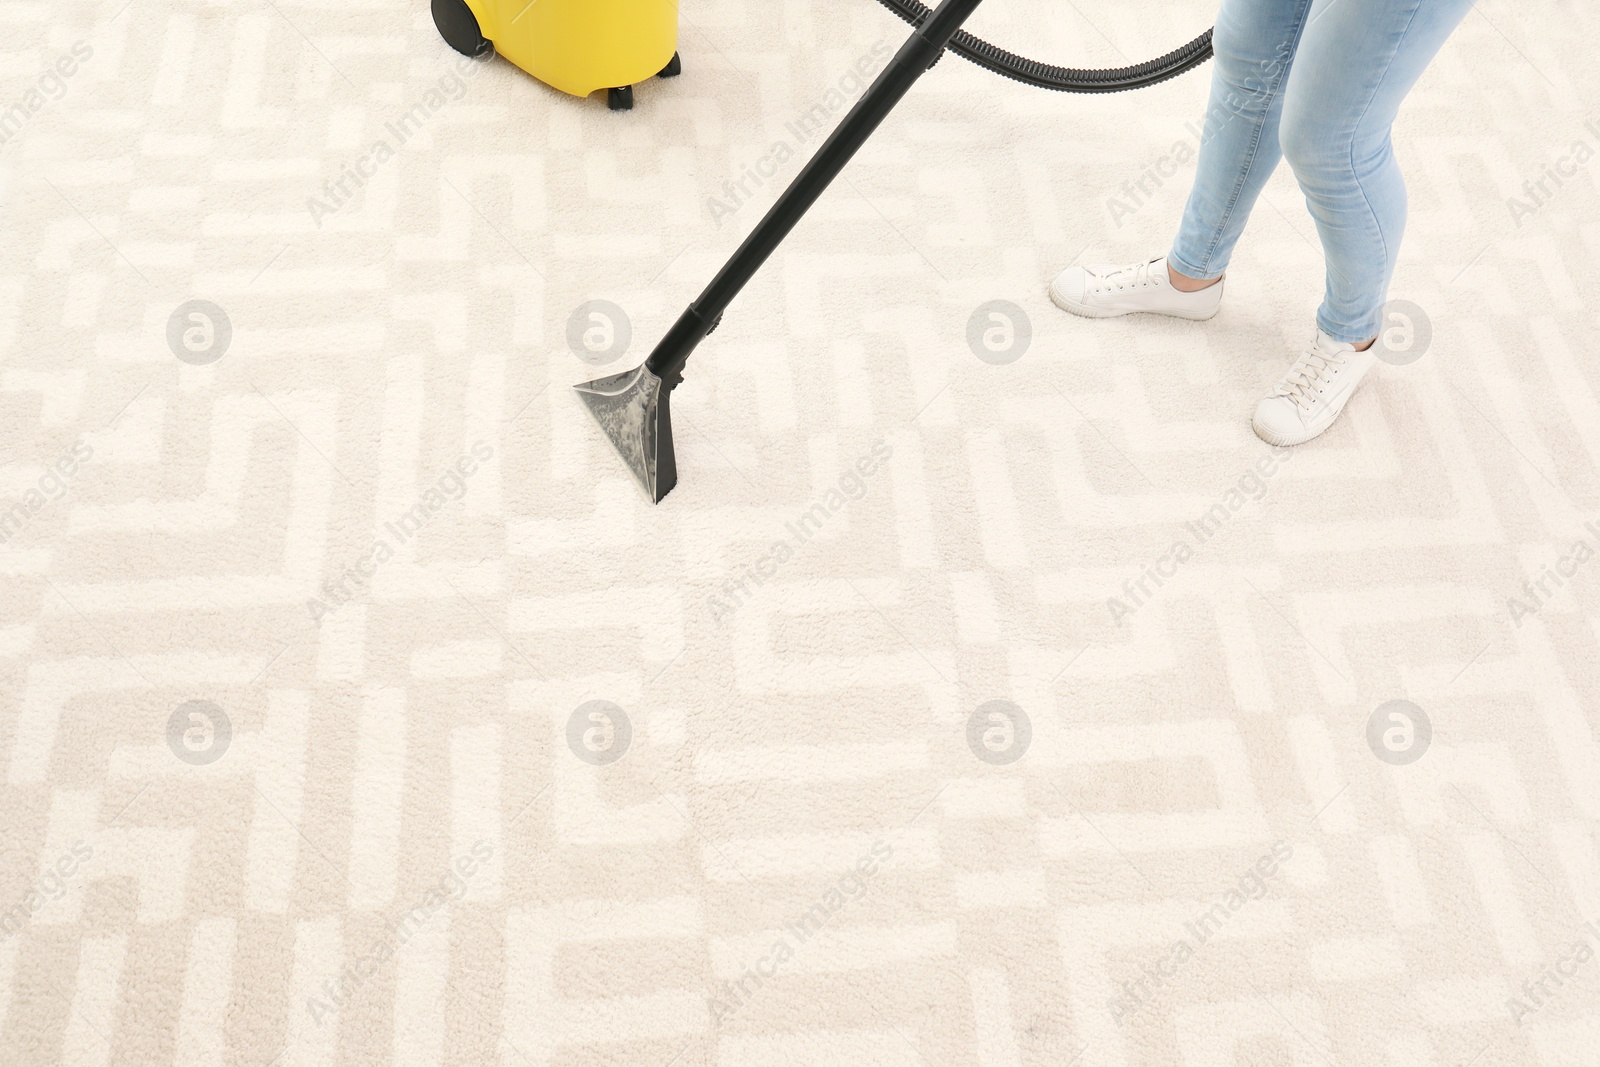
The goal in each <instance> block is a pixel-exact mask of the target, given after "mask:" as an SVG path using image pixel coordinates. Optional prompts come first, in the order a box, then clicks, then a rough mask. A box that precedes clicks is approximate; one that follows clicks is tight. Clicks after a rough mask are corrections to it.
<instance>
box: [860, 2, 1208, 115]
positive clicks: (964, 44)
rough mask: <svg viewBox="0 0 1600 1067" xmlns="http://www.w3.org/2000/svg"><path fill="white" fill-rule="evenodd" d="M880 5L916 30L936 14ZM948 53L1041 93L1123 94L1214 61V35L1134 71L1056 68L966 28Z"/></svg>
mask: <svg viewBox="0 0 1600 1067" xmlns="http://www.w3.org/2000/svg"><path fill="white" fill-rule="evenodd" d="M878 2H879V3H880V4H882V5H883V6H884V7H886V8H888V9H889V10H890V11H893V12H894V13H895V14H896V15H899V16H900V17H901V18H902V19H904V20H905V21H907V22H909V23H911V25H913V26H916V25H919V24H921V22H922V20H923V19H925V18H927V17H928V16H929V15H930V14H932V13H933V12H932V10H931V9H930V8H929V7H927V6H926V5H925V4H922V3H919V2H918V0H878ZM949 47H950V50H951V51H953V52H955V53H956V54H958V55H960V56H962V57H963V58H965V59H970V60H971V61H972V62H974V63H976V64H978V66H980V67H983V68H984V69H985V70H992V71H994V72H995V73H996V74H999V75H1002V76H1004V77H1007V78H1010V79H1012V80H1013V81H1019V82H1022V83H1023V84H1024V85H1034V86H1037V87H1039V88H1041V89H1054V90H1055V91H1057V92H1062V93H1120V92H1126V91H1127V90H1129V89H1143V88H1145V87H1146V86H1149V85H1155V84H1157V83H1158V82H1164V81H1166V80H1167V79H1168V78H1176V77H1177V76H1178V75H1180V74H1183V73H1184V72H1186V71H1189V70H1193V69H1194V68H1195V67H1198V66H1199V65H1200V64H1202V63H1204V62H1205V61H1206V60H1208V59H1210V58H1211V31H1210V30H1206V32H1205V33H1202V34H1201V35H1200V36H1198V37H1196V38H1195V39H1194V40H1192V41H1190V42H1189V43H1188V44H1186V45H1184V46H1183V47H1182V48H1178V49H1176V50H1174V51H1171V52H1168V53H1167V54H1166V55H1164V56H1160V57H1158V58H1156V59H1152V60H1149V61H1147V62H1144V63H1138V64H1135V65H1134V66H1131V67H1115V68H1107V69H1104V70H1076V69H1074V68H1072V67H1053V66H1051V65H1050V64H1048V63H1040V62H1039V61H1037V60H1033V59H1026V58H1024V57H1022V56H1019V55H1013V54H1012V53H1010V52H1007V51H1006V50H1005V49H1004V48H996V47H995V46H994V45H992V44H990V43H989V42H988V41H985V40H982V39H980V38H977V37H974V36H972V34H970V33H968V32H966V31H965V30H962V31H960V32H958V33H957V34H956V35H955V37H954V38H953V39H952V40H951V42H950V46H949Z"/></svg>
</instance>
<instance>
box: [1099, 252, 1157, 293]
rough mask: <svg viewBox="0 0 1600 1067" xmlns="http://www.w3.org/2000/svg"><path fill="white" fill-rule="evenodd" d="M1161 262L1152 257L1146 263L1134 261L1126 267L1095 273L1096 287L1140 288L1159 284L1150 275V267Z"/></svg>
mask: <svg viewBox="0 0 1600 1067" xmlns="http://www.w3.org/2000/svg"><path fill="white" fill-rule="evenodd" d="M1159 262H1161V261H1160V260H1158V259H1152V260H1150V261H1149V262H1148V263H1135V264H1133V265H1131V266H1127V267H1118V268H1117V269H1116V270H1112V271H1107V272H1106V273H1104V274H1096V275H1095V280H1096V281H1098V282H1099V283H1100V284H1099V285H1097V286H1096V287H1095V288H1097V289H1142V288H1144V287H1145V286H1146V285H1159V284H1160V283H1159V282H1157V281H1156V279H1154V278H1152V277H1150V268H1151V267H1153V266H1155V265H1156V264H1157V263H1159Z"/></svg>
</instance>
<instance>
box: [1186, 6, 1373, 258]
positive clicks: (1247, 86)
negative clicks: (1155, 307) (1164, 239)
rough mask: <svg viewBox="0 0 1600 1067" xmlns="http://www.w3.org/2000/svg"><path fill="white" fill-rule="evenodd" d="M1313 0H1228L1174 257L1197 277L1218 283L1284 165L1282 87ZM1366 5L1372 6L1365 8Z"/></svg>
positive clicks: (1221, 17)
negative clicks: (1261, 198) (1280, 127)
mask: <svg viewBox="0 0 1600 1067" xmlns="http://www.w3.org/2000/svg"><path fill="white" fill-rule="evenodd" d="M1311 6H1312V0H1223V4H1222V10H1221V11H1219V12H1218V13H1217V26H1216V29H1215V31H1213V33H1212V37H1211V43H1212V48H1213V49H1214V50H1215V52H1216V60H1215V66H1214V68H1213V70H1212V74H1211V100H1210V103H1209V104H1208V105H1207V107H1206V118H1205V123H1204V125H1203V127H1202V131H1201V143H1200V160H1199V164H1198V169H1197V171H1196V174H1195V181H1194V188H1193V189H1191V190H1190V192H1189V202H1188V205H1187V206H1186V207H1185V208H1184V212H1183V222H1182V224H1181V225H1180V227H1179V229H1178V236H1177V240H1176V241H1175V242H1174V243H1173V246H1172V251H1171V253H1169V254H1168V256H1167V263H1168V265H1169V266H1170V268H1171V269H1172V270H1175V271H1178V272H1179V273H1181V274H1184V275H1187V276H1188V277H1190V278H1202V279H1209V278H1219V277H1221V276H1222V272H1223V271H1224V270H1225V269H1226V268H1227V266H1228V258H1229V256H1231V255H1232V254H1233V246H1234V244H1235V243H1236V242H1237V241H1238V240H1239V234H1240V233H1241V232H1242V231H1243V230H1244V224H1245V220H1246V219H1248V218H1249V217H1250V209H1251V208H1252V207H1254V206H1255V202H1256V197H1257V196H1259V195H1260V193H1261V188H1262V186H1264V185H1265V184H1266V182H1267V179H1268V178H1269V177H1271V175H1272V172H1273V170H1274V169H1276V167H1277V166H1278V160H1279V159H1280V158H1281V155H1282V153H1281V152H1280V150H1279V148H1278V122H1279V117H1280V115H1281V113H1282V110H1283V86H1284V82H1285V79H1286V78H1287V76H1288V73H1289V69H1290V66H1291V61H1292V60H1295V53H1296V44H1297V42H1298V41H1299V39H1300V35H1301V31H1302V28H1303V27H1304V25H1305V23H1306V20H1307V13H1308V12H1309V11H1310V9H1311ZM1364 6H1365V4H1364Z"/></svg>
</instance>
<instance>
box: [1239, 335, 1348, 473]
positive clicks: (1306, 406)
mask: <svg viewBox="0 0 1600 1067" xmlns="http://www.w3.org/2000/svg"><path fill="white" fill-rule="evenodd" d="M1372 363H1373V355H1372V349H1370V348H1369V349H1367V350H1366V351H1365V352H1357V351H1356V350H1355V346H1354V345H1348V344H1345V343H1344V342H1343V341H1335V340H1334V339H1333V338H1331V337H1329V336H1328V335H1327V334H1325V333H1323V332H1322V331H1321V330H1318V331H1317V336H1316V338H1315V339H1314V340H1313V341H1312V342H1311V347H1310V348H1308V349H1306V350H1305V351H1304V352H1302V353H1300V358H1299V359H1297V360H1295V361H1294V366H1292V367H1290V368H1289V373H1288V374H1285V375H1284V376H1283V380H1282V381H1281V382H1279V383H1278V388H1277V389H1276V390H1274V391H1273V393H1272V395H1271V396H1269V397H1267V398H1266V399H1265V400H1263V401H1261V403H1259V404H1257V405H1256V417H1255V418H1254V419H1253V420H1252V421H1251V425H1252V426H1253V427H1254V428H1255V431H1256V436H1257V437H1259V438H1261V439H1262V440H1263V441H1265V442H1267V444H1269V445H1298V444H1303V443H1305V442H1306V441H1309V440H1311V439H1312V438H1313V437H1316V436H1317V435H1318V434H1320V433H1322V431H1323V430H1326V429H1327V428H1328V427H1329V426H1332V425H1333V420H1334V419H1337V418H1338V417H1339V412H1341V411H1343V410H1344V406H1345V404H1346V403H1347V402H1348V401H1349V400H1350V397H1351V396H1352V395H1354V393H1355V391H1356V386H1358V385H1360V384H1361V379H1362V378H1365V377H1366V376H1367V371H1369V370H1371V369H1372Z"/></svg>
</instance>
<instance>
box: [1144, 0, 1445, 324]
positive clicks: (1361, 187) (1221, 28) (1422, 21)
mask: <svg viewBox="0 0 1600 1067" xmlns="http://www.w3.org/2000/svg"><path fill="white" fill-rule="evenodd" d="M1471 7H1472V0H1222V10H1221V11H1220V12H1219V13H1218V14H1217V28H1216V32H1215V34H1214V36H1213V38H1212V43H1213V46H1214V47H1215V49H1216V66H1215V68H1214V70H1213V72H1212V77H1211V100H1210V103H1209V105H1208V107H1207V109H1206V118H1205V124H1204V126H1203V128H1202V135H1201V145H1200V159H1199V163H1198V171H1197V173H1196V175H1195V182H1194V189H1193V190H1192V191H1191V192H1190V193H1189V202H1188V205H1187V206H1186V207H1185V208H1184V212H1183V223H1182V225H1181V226H1180V228H1179V231H1178V238H1177V241H1176V242H1175V243H1174V244H1173V246H1172V252H1171V254H1170V255H1169V257H1168V260H1169V262H1170V263H1171V264H1172V265H1173V266H1174V267H1176V268H1177V269H1178V270H1179V271H1180V272H1182V273H1183V274H1187V275H1188V276H1189V277H1191V278H1217V277H1220V276H1221V275H1222V272H1223V270H1224V269H1226V267H1227V265H1228V257H1229V256H1231V255H1232V254H1233V246H1234V243H1235V242H1236V241H1238V239H1239V234H1240V232H1241V231H1242V230H1243V229H1244V224H1245V220H1246V219H1247V218H1248V217H1249V215H1250V209H1251V208H1252V207H1254V206H1255V202H1256V198H1257V197H1258V196H1259V195H1260V193H1261V188H1262V186H1264V185H1265V184H1266V182H1267V178H1268V177H1269V176H1271V174H1272V171H1273V170H1274V169H1275V168H1276V167H1277V165H1278V159H1279V157H1280V156H1281V157H1282V158H1284V159H1287V160H1288V161H1289V166H1290V167H1291V168H1292V169H1293V170H1294V176H1295V179H1296V180H1297V181H1299V183H1300V190H1301V192H1303V193H1304V194H1305V198H1306V206H1307V207H1308V208H1310V209H1311V215H1312V218H1314V219H1315V220H1316V223H1317V232H1318V234H1319V235H1320V236H1321V238H1322V250H1323V255H1324V258H1325V259H1326V260H1327V279H1326V290H1325V293H1324V296H1323V301H1322V307H1321V308H1320V309H1319V310H1318V311H1317V326H1318V327H1319V328H1321V329H1322V331H1323V332H1324V333H1326V334H1327V335H1328V336H1329V337H1331V338H1333V339H1334V340H1335V341H1347V342H1350V343H1351V344H1360V343H1362V342H1364V341H1370V340H1371V339H1372V338H1374V337H1376V336H1377V335H1378V331H1379V329H1380V325H1381V318H1382V310H1383V302H1384V300H1385V298H1386V296H1387V294H1388V291H1389V279H1390V277H1391V276H1393V274H1394V264H1395V256H1396V254H1397V253H1398V251H1399V249H1400V237H1401V234H1402V233H1403V232H1404V230H1405V222H1406V187H1405V181H1404V179H1403V178H1402V177H1401V176H1400V166H1399V164H1398V163H1396V162H1395V158H1394V148H1393V146H1392V145H1391V144H1390V143H1389V129H1390V126H1391V125H1392V124H1393V123H1394V117H1395V113H1396V112H1397V111H1398V110H1399V109H1400V101H1402V100H1404V99H1405V97H1406V94H1407V93H1409V92H1410V91H1411V87H1412V86H1413V85H1415V84H1416V82H1417V79H1418V78H1420V77H1421V76H1422V72H1423V70H1424V69H1426V68H1427V66H1428V64H1429V63H1430V62H1431V61H1432V60H1433V57H1434V55H1435V54H1437V53H1438V51H1439V49H1440V48H1441V47H1442V46H1443V45H1444V42H1445V40H1446V39H1447V38H1448V37H1449V36H1450V34H1451V31H1453V30H1454V29H1455V28H1456V26H1457V25H1459V24H1460V22H1461V20H1462V19H1463V18H1465V17H1466V14H1467V11H1468V10H1469V9H1470V8H1471Z"/></svg>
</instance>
